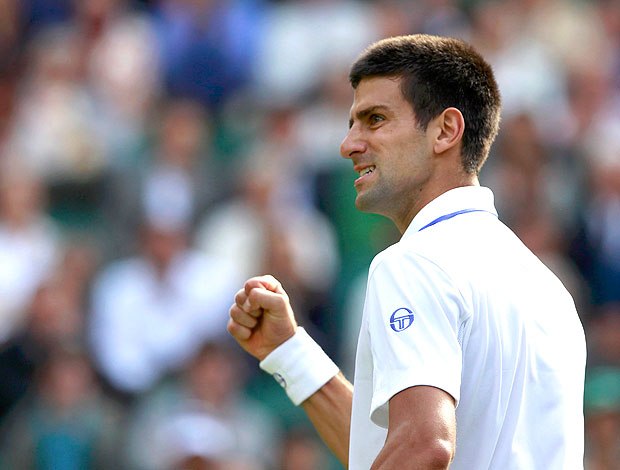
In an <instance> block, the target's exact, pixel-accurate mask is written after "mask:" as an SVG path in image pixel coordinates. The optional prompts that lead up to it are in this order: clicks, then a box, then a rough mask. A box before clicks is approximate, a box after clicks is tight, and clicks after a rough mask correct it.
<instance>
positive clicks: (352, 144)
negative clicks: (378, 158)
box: [340, 126, 366, 158]
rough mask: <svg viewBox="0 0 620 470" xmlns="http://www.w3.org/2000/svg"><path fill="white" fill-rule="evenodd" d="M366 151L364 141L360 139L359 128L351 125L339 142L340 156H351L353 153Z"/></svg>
mask: <svg viewBox="0 0 620 470" xmlns="http://www.w3.org/2000/svg"><path fill="white" fill-rule="evenodd" d="M365 151H366V142H365V141H364V139H362V136H361V135H360V132H359V130H358V129H357V128H356V127H355V126H353V127H352V128H351V129H349V132H348V133H347V135H346V136H345V138H344V140H343V141H342V143H341V144H340V155H342V158H352V157H353V156H354V155H355V154H358V153H364V152H365Z"/></svg>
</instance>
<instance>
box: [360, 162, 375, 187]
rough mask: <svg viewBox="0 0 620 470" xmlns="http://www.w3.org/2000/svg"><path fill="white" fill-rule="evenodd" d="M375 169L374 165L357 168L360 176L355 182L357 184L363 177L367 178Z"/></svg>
mask: <svg viewBox="0 0 620 470" xmlns="http://www.w3.org/2000/svg"><path fill="white" fill-rule="evenodd" d="M375 169H376V166H374V165H370V166H367V167H364V168H362V169H361V170H358V173H359V175H360V177H359V178H358V179H356V180H355V184H356V185H357V184H359V183H361V182H362V181H363V180H364V179H365V178H369V177H370V175H372V173H374V171H375Z"/></svg>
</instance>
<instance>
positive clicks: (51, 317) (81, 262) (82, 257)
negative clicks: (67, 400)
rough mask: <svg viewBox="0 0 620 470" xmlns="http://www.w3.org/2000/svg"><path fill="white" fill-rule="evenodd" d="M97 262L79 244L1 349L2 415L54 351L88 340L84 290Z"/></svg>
mask: <svg viewBox="0 0 620 470" xmlns="http://www.w3.org/2000/svg"><path fill="white" fill-rule="evenodd" d="M95 262H96V255H95V253H94V252H93V251H91V250H90V249H89V248H87V247H86V246H79V245H75V246H73V247H71V248H69V249H68V250H67V252H66V254H65V257H64V260H63V262H62V264H61V265H60V267H59V268H57V269H56V270H55V271H54V273H53V275H51V276H50V277H49V278H48V279H46V280H45V281H44V282H43V284H42V285H41V286H40V287H39V288H38V289H37V291H36V292H35V294H34V296H33V298H32V301H31V302H30V305H29V307H28V308H27V309H26V314H27V315H26V323H25V324H24V325H22V326H21V328H20V329H19V330H18V331H17V332H16V334H15V335H14V337H12V338H11V339H10V340H9V341H8V342H7V343H6V344H5V345H4V347H3V348H2V350H0V383H2V386H1V387H0V419H1V418H2V417H4V415H5V414H6V413H7V412H8V411H9V410H10V409H11V407H12V406H13V405H14V404H15V403H16V402H17V401H18V400H19V399H20V398H21V397H22V396H23V395H24V394H25V393H27V391H28V390H29V387H30V384H31V382H32V380H33V378H34V375H35V374H36V372H37V371H39V369H40V367H41V365H42V364H43V363H44V362H45V361H46V359H47V357H48V355H49V354H50V352H51V351H53V350H54V349H56V348H58V347H59V346H61V345H64V344H71V343H76V342H80V341H82V339H83V335H84V329H83V328H84V314H83V306H84V294H85V289H86V286H87V283H88V280H89V279H90V276H91V273H92V270H93V269H94V263H95Z"/></svg>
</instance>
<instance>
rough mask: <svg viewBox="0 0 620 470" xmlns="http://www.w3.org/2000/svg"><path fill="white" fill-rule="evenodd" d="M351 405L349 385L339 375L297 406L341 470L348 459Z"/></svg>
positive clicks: (340, 374) (351, 397)
mask: <svg viewBox="0 0 620 470" xmlns="http://www.w3.org/2000/svg"><path fill="white" fill-rule="evenodd" d="M352 402H353V385H352V384H351V382H349V381H348V380H347V379H346V378H345V377H344V375H342V373H339V374H338V375H336V376H335V377H333V378H332V379H331V380H330V381H329V382H327V383H326V384H325V385H323V386H322V387H321V388H320V389H319V390H317V391H316V392H315V393H314V394H312V395H311V396H310V397H309V398H308V399H307V400H305V401H304V402H303V403H302V404H301V406H303V408H304V410H305V411H306V413H307V414H308V417H309V418H310V421H312V424H314V427H315V428H316V430H317V432H318V433H319V435H320V436H321V438H322V439H323V441H325V444H327V447H329V449H330V450H331V451H332V452H333V453H334V455H335V456H336V457H337V458H338V459H339V460H340V462H342V464H343V465H344V466H345V468H347V467H348V460H349V432H350V428H351V405H352Z"/></svg>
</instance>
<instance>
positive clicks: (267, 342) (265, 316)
mask: <svg viewBox="0 0 620 470" xmlns="http://www.w3.org/2000/svg"><path fill="white" fill-rule="evenodd" d="M296 329H297V322H296V321H295V314H294V313H293V309H292V308H291V304H290V301H289V298H288V295H287V294H286V292H285V291H284V289H283V288H282V285H281V284H280V283H279V282H278V280H277V279H275V278H274V277H273V276H269V275H267V276H258V277H253V278H251V279H249V280H247V281H246V283H245V285H244V287H243V289H241V290H239V292H237V295H235V303H234V304H233V306H232V307H231V308H230V319H229V320H228V332H229V333H230V334H231V335H232V336H233V338H235V339H236V340H237V342H238V343H239V344H240V345H241V347H242V348H243V349H245V350H246V351H247V352H248V353H250V354H251V355H252V356H254V357H256V358H257V359H258V360H261V361H262V360H263V359H264V358H265V357H267V355H268V354H269V353H270V352H271V351H273V350H274V349H275V348H277V347H278V346H280V345H281V344H282V343H284V342H285V341H286V340H287V339H289V338H290V337H291V336H293V335H294V334H295V331H296Z"/></svg>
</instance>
